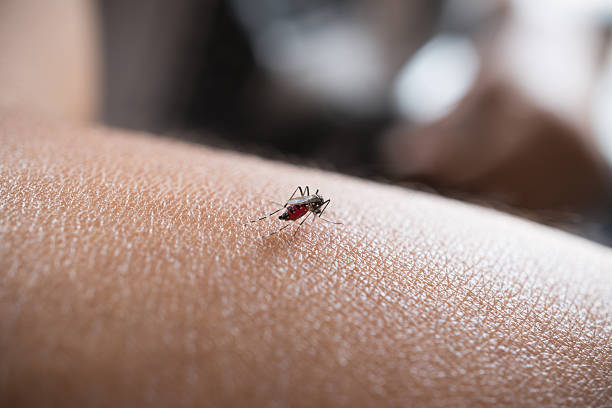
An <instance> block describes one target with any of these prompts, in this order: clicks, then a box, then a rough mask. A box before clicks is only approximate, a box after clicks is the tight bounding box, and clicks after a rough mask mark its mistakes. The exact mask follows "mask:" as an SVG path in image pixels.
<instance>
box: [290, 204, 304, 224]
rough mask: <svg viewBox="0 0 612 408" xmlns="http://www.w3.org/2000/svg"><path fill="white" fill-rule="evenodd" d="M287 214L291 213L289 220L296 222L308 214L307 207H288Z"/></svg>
mask: <svg viewBox="0 0 612 408" xmlns="http://www.w3.org/2000/svg"><path fill="white" fill-rule="evenodd" d="M287 212H288V213H289V219H290V220H291V221H295V220H297V219H298V218H301V217H302V216H303V215H304V214H306V213H307V212H308V206H307V205H292V206H289V207H287Z"/></svg>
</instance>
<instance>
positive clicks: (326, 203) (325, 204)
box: [319, 198, 342, 225]
mask: <svg viewBox="0 0 612 408" xmlns="http://www.w3.org/2000/svg"><path fill="white" fill-rule="evenodd" d="M330 201H331V199H330V198H328V199H327V200H325V201H323V209H322V210H321V212H320V213H319V218H321V216H322V215H323V211H325V210H326V209H327V206H328V205H329V202H330ZM321 219H322V220H323V221H325V222H329V223H330V224H335V225H342V223H341V222H335V221H330V220H328V219H325V218H321Z"/></svg>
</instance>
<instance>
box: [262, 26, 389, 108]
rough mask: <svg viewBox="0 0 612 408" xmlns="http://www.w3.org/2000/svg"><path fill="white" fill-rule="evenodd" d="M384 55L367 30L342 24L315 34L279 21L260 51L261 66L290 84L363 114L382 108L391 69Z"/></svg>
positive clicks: (328, 27) (317, 28)
mask: <svg viewBox="0 0 612 408" xmlns="http://www.w3.org/2000/svg"><path fill="white" fill-rule="evenodd" d="M379 50H380V47H378V45H377V43H376V42H375V40H374V37H373V36H372V35H371V34H370V33H368V32H367V31H366V29H365V28H364V27H360V26H359V25H358V24H354V23H351V22H347V21H339V20H337V21H335V22H334V24H328V25H325V26H320V27H316V28H310V29H303V28H302V27H300V26H299V25H295V24H293V23H285V24H284V23H282V22H277V23H274V24H273V25H272V26H271V27H269V28H268V29H267V30H266V31H265V33H264V34H263V35H262V36H261V37H259V38H258V41H257V47H256V53H257V57H258V60H259V61H260V63H261V64H262V65H263V66H264V67H265V68H267V69H268V70H270V71H271V72H273V73H274V74H276V75H277V76H278V77H280V78H282V79H283V80H284V81H286V82H287V83H290V84H291V85H292V86H294V87H299V88H301V89H303V90H304V91H306V92H308V93H310V94H311V95H315V96H317V97H319V98H322V99H323V100H326V101H327V103H329V104H332V105H335V107H336V108H338V109H341V110H346V111H352V112H358V113H365V112H368V111H374V110H376V109H380V102H381V95H382V92H383V87H384V80H385V70H386V68H385V66H384V58H383V56H382V55H380V51H379Z"/></svg>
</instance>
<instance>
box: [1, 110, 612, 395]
mask: <svg viewBox="0 0 612 408" xmlns="http://www.w3.org/2000/svg"><path fill="white" fill-rule="evenodd" d="M0 146H1V147H0V305H1V307H0V361H2V364H0V405H2V406H40V405H45V406H47V405H49V406H53V405H61V406H85V405H87V406H139V405H149V406H181V405H197V406H201V405H210V406H220V405H232V406H258V405H271V406H274V405H294V406H379V405H381V404H384V405H387V406H432V407H436V406H502V405H505V406H509V405H516V406H604V405H606V404H608V403H609V401H610V399H611V398H612V391H611V390H612V353H611V352H610V337H611V335H612V322H611V318H610V306H611V301H610V299H612V296H611V295H612V293H611V292H612V290H611V288H612V286H611V279H612V277H611V275H610V271H611V270H612V253H611V252H610V250H609V249H607V248H603V247H600V246H598V245H596V244H593V243H590V242H587V241H585V240H582V239H579V238H576V237H573V236H570V235H568V234H565V233H562V232H559V231H556V230H553V229H550V228H546V227H543V226H540V225H537V224H534V223H531V222H526V221H523V220H521V219H518V218H514V217H511V216H507V215H504V214H501V213H497V212H495V211H492V210H488V209H484V208H479V207H475V206H471V205H466V204H463V203H460V202H456V201H452V200H447V199H442V198H439V197H435V196H432V195H427V194H422V193H416V192H412V191H408V190H405V189H401V188H397V187H391V186H386V185H381V184H376V183H372V182H366V181H362V180H358V179H354V178H349V177H345V176H340V175H336V174H331V173H326V172H322V171H318V170H312V169H305V168H299V167H294V166H291V165H287V164H281V163H274V162H269V161H264V160H261V159H257V158H254V157H248V156H242V155H239V154H235V153H229V152H223V151H217V150H211V149H208V148H204V147H199V146H195V145H189V144H182V143H178V142H172V141H168V140H165V139H162V138H158V137H153V136H150V135H146V134H136V133H129V132H124V131H116V130H109V129H105V128H91V127H84V126H83V127H81V126H75V125H66V124H63V123H61V122H53V121H51V120H42V119H38V118H36V116H33V115H29V114H23V113H20V112H15V111H13V110H10V109H1V110H0ZM297 185H310V186H311V188H315V189H316V188H318V189H320V193H321V194H322V195H323V197H324V198H325V199H327V198H331V204H330V206H329V208H328V209H327V211H326V213H325V216H326V217H327V218H329V219H331V220H334V221H341V222H343V223H344V225H340V226H334V225H330V224H327V223H325V222H321V221H320V220H318V222H314V223H311V222H310V221H307V222H306V223H305V224H304V225H303V226H302V228H301V230H300V232H299V233H298V234H297V236H296V237H295V238H292V229H291V228H288V229H286V230H285V231H283V232H281V233H280V234H278V235H275V236H272V237H265V235H266V234H267V233H270V232H272V231H274V230H276V229H278V228H280V227H281V226H283V225H284V223H283V222H282V221H280V220H278V219H277V218H273V219H272V220H270V221H268V220H265V221H262V222H260V223H255V224H252V225H250V226H247V227H244V226H243V223H244V222H245V221H246V220H247V219H252V218H254V217H258V216H261V215H264V214H266V213H269V212H271V211H272V210H274V209H276V207H275V205H274V204H273V203H272V201H277V202H279V201H282V200H286V199H287V198H288V196H289V194H291V192H292V191H293V190H294V189H295V187H296V186H297Z"/></svg>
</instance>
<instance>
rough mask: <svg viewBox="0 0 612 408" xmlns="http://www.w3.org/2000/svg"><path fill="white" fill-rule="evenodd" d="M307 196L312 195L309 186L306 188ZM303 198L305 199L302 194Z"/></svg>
mask: <svg viewBox="0 0 612 408" xmlns="http://www.w3.org/2000/svg"><path fill="white" fill-rule="evenodd" d="M306 195H307V196H309V195H310V189H309V188H308V186H306ZM302 197H304V194H302Z"/></svg>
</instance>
